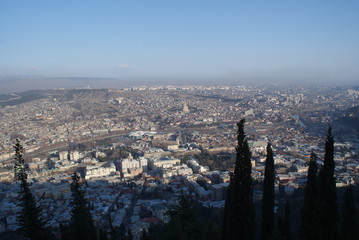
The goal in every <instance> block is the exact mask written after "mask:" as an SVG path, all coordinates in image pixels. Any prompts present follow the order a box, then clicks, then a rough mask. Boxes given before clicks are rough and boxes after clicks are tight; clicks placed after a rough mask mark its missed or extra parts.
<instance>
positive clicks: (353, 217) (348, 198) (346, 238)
mask: <svg viewBox="0 0 359 240" xmlns="http://www.w3.org/2000/svg"><path fill="white" fill-rule="evenodd" d="M343 204H344V205H343V221H342V237H343V240H355V239H358V235H359V231H358V227H359V226H358V219H357V217H358V216H357V209H356V206H355V200H354V194H353V188H352V186H349V187H348V188H347V189H346V191H345V194H344V203H343Z"/></svg>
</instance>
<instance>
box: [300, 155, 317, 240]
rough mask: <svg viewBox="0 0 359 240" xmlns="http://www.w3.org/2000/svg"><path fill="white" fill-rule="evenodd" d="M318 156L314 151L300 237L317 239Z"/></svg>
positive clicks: (309, 169)
mask: <svg viewBox="0 0 359 240" xmlns="http://www.w3.org/2000/svg"><path fill="white" fill-rule="evenodd" d="M317 172H318V167H317V156H316V155H315V153H312V154H311V156H310V161H309V168H308V175H307V183H306V186H305V189H304V204H303V209H302V219H301V225H300V232H299V239H301V240H317V239H318V238H319V236H318V224H319V221H318V181H317Z"/></svg>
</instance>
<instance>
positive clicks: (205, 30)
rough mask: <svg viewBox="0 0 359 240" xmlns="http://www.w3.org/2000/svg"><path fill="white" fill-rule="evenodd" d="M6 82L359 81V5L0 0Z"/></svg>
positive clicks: (0, 68)
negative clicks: (20, 78)
mask: <svg viewBox="0 0 359 240" xmlns="http://www.w3.org/2000/svg"><path fill="white" fill-rule="evenodd" d="M0 75H43V76H91V77H95V76H96V77H116V78H126V77H130V76H141V77H176V78H178V77H184V78H206V77H211V78H264V79H267V78H268V79H270V78H288V79H298V80H300V79H304V80H311V79H313V80H315V79H320V80H327V79H329V80H335V81H341V80H343V81H346V80H351V81H353V80H355V79H359V1H358V0H353V1H351V0H337V1H335V0H323V1H319V0H314V1H313V0H309V1H306V0H281V1H276V0H265V1H256V0H251V1H249V0H248V1H240V0H236V1H227V0H215V1H214V0H202V1H200V0H188V1H187V0H165V1H157V0H123V1H121V0H102V1H101V0H96V1H91V0H84V1H80V0H68V1H67V0H43V1H38V0H31V1H30V0H23V1H18V0H0Z"/></svg>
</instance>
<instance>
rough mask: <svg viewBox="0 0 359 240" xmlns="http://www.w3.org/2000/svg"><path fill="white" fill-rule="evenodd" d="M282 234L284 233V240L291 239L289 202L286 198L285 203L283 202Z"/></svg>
mask: <svg viewBox="0 0 359 240" xmlns="http://www.w3.org/2000/svg"><path fill="white" fill-rule="evenodd" d="M283 234H284V236H285V239H286V240H290V239H291V223H290V204H289V200H287V201H286V203H285V213H284V225H283Z"/></svg>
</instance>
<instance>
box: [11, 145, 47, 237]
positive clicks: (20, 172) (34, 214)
mask: <svg viewBox="0 0 359 240" xmlns="http://www.w3.org/2000/svg"><path fill="white" fill-rule="evenodd" d="M14 149H15V166H14V170H15V181H17V182H19V183H20V186H19V206H20V212H19V214H18V216H17V222H18V224H19V226H20V231H21V233H22V234H23V235H24V236H25V237H27V238H29V239H32V240H43V239H48V238H49V235H48V233H47V231H46V229H45V226H44V225H45V224H44V222H43V220H42V219H41V211H40V208H39V207H37V206H36V201H35V198H34V196H33V194H32V193H31V191H30V186H29V183H28V182H27V174H26V171H25V168H24V163H25V161H24V158H23V155H22V154H23V152H24V149H23V147H22V145H21V144H20V142H19V140H18V139H16V143H15V145H14Z"/></svg>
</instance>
